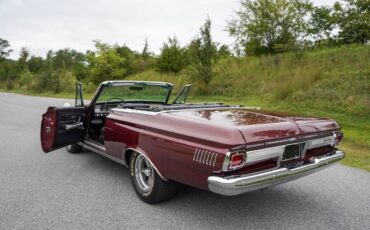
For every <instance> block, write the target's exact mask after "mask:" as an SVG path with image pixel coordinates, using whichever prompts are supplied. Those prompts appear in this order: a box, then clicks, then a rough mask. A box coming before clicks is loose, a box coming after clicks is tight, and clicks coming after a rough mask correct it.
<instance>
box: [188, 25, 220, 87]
mask: <svg viewBox="0 0 370 230" xmlns="http://www.w3.org/2000/svg"><path fill="white" fill-rule="evenodd" d="M189 53H190V56H191V68H190V70H191V73H192V77H193V78H194V79H195V80H197V81H198V82H200V83H201V88H202V90H201V91H202V93H207V92H208V85H209V83H210V82H211V80H212V78H213V76H214V72H213V69H212V67H213V65H214V63H215V62H216V61H217V57H218V55H217V44H216V43H215V42H214V41H213V40H212V36H211V20H210V19H209V18H208V19H207V20H206V22H205V23H204V25H203V26H202V27H201V28H200V36H199V37H198V38H196V39H194V40H193V41H192V42H191V44H190V46H189Z"/></svg>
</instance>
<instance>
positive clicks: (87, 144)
mask: <svg viewBox="0 0 370 230" xmlns="http://www.w3.org/2000/svg"><path fill="white" fill-rule="evenodd" d="M79 144H80V145H81V146H82V147H84V148H86V149H88V150H91V151H93V152H95V153H97V154H99V155H101V156H103V157H105V158H108V159H110V160H112V161H115V162H117V163H119V164H121V165H124V166H126V167H127V165H126V164H125V162H124V161H123V160H121V159H118V158H116V157H113V156H111V155H109V154H107V153H106V151H105V147H104V146H103V145H102V144H101V143H97V142H95V141H92V140H90V139H85V140H83V141H81V142H79Z"/></svg>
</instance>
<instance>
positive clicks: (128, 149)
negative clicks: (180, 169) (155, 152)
mask: <svg viewBox="0 0 370 230" xmlns="http://www.w3.org/2000/svg"><path fill="white" fill-rule="evenodd" d="M128 151H135V152H138V153H140V154H141V155H143V156H144V157H145V158H146V159H147V160H148V161H149V162H150V164H151V165H152V166H153V168H154V169H155V171H156V172H157V173H158V175H159V176H160V177H161V178H162V180H164V181H167V179H166V178H165V177H164V176H163V175H162V173H161V172H160V171H159V170H158V168H157V166H155V164H153V162H152V161H151V160H150V158H149V157H148V155H147V154H146V153H144V152H143V151H141V150H137V149H134V148H126V149H125V150H124V151H123V153H122V159H123V160H122V161H123V162H124V165H125V166H126V167H129V163H128V162H126V154H127V152H128Z"/></svg>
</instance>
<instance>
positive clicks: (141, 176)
mask: <svg viewBox="0 0 370 230" xmlns="http://www.w3.org/2000/svg"><path fill="white" fill-rule="evenodd" d="M135 178H136V182H137V184H138V185H139V187H140V189H141V190H142V191H143V192H150V191H151V190H152V188H153V183H154V175H153V166H152V165H151V164H150V162H149V161H148V160H147V159H146V158H145V157H144V156H143V155H139V156H138V157H137V159H136V163H135Z"/></svg>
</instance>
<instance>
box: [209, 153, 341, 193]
mask: <svg viewBox="0 0 370 230" xmlns="http://www.w3.org/2000/svg"><path fill="white" fill-rule="evenodd" d="M343 158H344V152H343V151H340V150H336V151H335V152H333V153H328V155H327V156H324V157H317V158H312V159H311V162H312V163H308V164H305V165H302V166H299V167H296V168H293V169H288V168H278V169H274V170H270V171H264V172H256V173H251V174H246V175H242V176H238V177H225V178H224V177H219V176H209V177H208V188H209V190H210V191H212V192H214V193H218V194H221V195H225V196H234V195H239V194H242V193H246V192H250V191H255V190H259V189H263V188H267V187H271V186H274V185H278V184H281V183H285V182H288V181H291V180H294V179H297V178H300V177H303V176H306V175H309V174H311V173H314V172H317V171H319V170H321V169H324V168H326V167H328V166H330V165H332V164H334V163H336V162H337V161H339V160H341V159H343Z"/></svg>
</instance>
